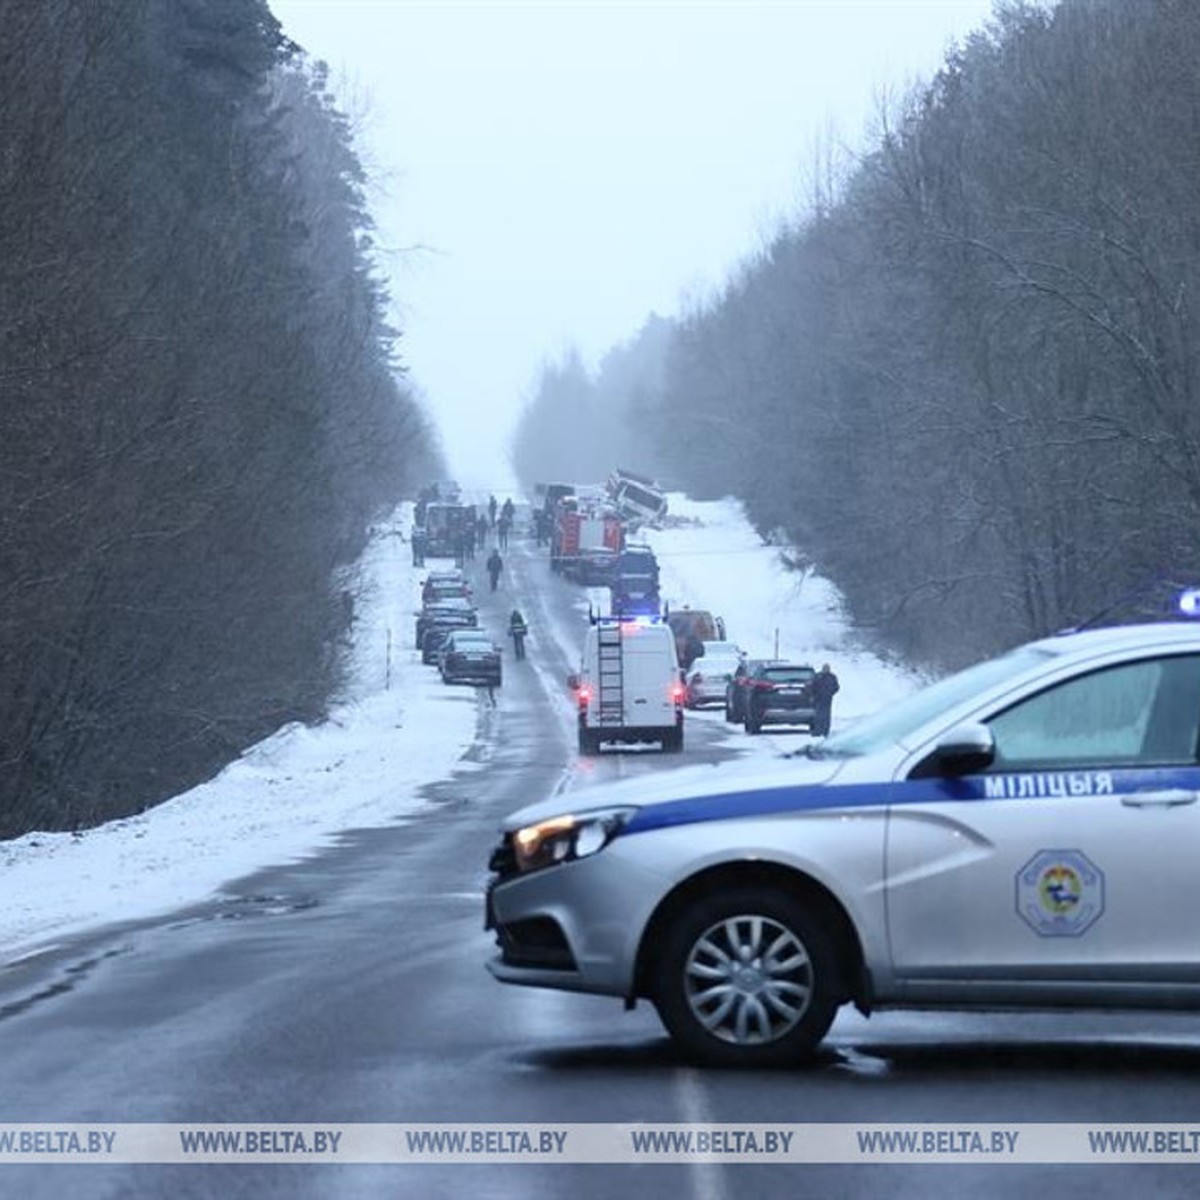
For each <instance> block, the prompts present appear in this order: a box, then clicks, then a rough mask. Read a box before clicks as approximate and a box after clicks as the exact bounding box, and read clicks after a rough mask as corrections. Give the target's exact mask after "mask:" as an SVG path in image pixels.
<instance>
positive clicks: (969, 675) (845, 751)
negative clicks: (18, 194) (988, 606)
mask: <svg viewBox="0 0 1200 1200" xmlns="http://www.w3.org/2000/svg"><path fill="white" fill-rule="evenodd" d="M1049 658H1053V655H1052V654H1051V653H1050V651H1048V650H1044V649H1037V648H1035V647H1033V646H1023V647H1021V649H1019V650H1014V651H1012V653H1011V654H1005V655H1003V656H1002V657H1000V658H991V659H988V661H987V662H981V663H976V664H975V666H973V667H968V668H967V669H966V670H965V671H959V672H958V673H957V674H955V675H948V676H947V677H946V678H945V679H939V680H938V682H937V683H933V684H930V685H929V687H926V688H922V689H921V690H920V691H918V692H914V693H913V694H912V695H911V696H908V697H906V698H905V699H904V700H901V701H899V703H897V704H892V705H889V706H888V707H887V708H883V709H880V711H879V712H877V713H873V714H872V715H871V716H869V717H864V718H863V719H862V720H861V721H858V722H856V723H855V724H854V725H852V726H851V727H850V728H849V729H847V730H846V732H845V733H839V734H836V735H835V736H834V737H831V738H828V739H827V740H826V741H825V742H824V743H823V744H822V745H820V746H813V748H812V756H813V757H815V758H822V757H824V756H825V755H830V756H833V757H836V758H853V757H855V756H857V755H859V754H871V753H873V752H874V751H876V750H882V749H884V748H885V747H887V746H891V745H895V744H896V743H897V742H899V743H903V742H904V741H905V739H906V738H907V737H908V736H909V735H910V734H912V733H915V732H916V731H917V730H918V729H920V728H921V726H922V725H924V724H925V723H926V722H927V721H932V720H933V719H934V718H935V717H936V716H937V715H938V714H939V713H942V712H949V711H950V710H951V709H953V708H956V707H957V706H958V705H959V704H962V703H963V702H965V701H967V700H970V698H971V697H972V696H974V695H976V694H977V693H979V692H985V691H988V690H989V689H991V688H993V687H995V686H996V685H997V684H1002V683H1004V682H1005V681H1006V680H1008V679H1015V678H1017V677H1018V676H1020V675H1024V674H1025V673H1026V672H1027V671H1029V670H1030V669H1031V668H1033V667H1036V666H1037V665H1038V664H1039V663H1044V662H1046V660H1047V659H1049Z"/></svg>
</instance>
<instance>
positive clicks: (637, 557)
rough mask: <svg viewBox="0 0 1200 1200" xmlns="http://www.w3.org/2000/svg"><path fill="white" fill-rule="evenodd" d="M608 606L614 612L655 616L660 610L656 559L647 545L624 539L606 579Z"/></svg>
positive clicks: (616, 613)
mask: <svg viewBox="0 0 1200 1200" xmlns="http://www.w3.org/2000/svg"><path fill="white" fill-rule="evenodd" d="M608 590H609V595H610V597H611V602H610V608H611V610H612V612H613V613H614V614H615V615H618V616H629V617H635V616H649V617H657V616H658V615H659V613H660V612H661V611H662V596H661V593H660V591H659V584H658V559H657V558H656V557H655V555H654V551H653V550H651V549H650V547H649V546H643V545H640V544H634V543H626V545H625V548H624V549H623V550H622V551H621V553H620V554H618V555H617V559H616V562H615V563H614V564H613V566H612V571H611V573H610V576H609V579H608Z"/></svg>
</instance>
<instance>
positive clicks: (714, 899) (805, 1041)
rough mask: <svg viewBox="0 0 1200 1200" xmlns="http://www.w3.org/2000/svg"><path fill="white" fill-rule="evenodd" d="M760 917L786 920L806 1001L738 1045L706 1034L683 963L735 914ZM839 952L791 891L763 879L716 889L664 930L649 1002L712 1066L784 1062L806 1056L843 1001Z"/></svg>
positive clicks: (687, 1048) (694, 1055)
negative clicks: (773, 1035) (793, 1016)
mask: <svg viewBox="0 0 1200 1200" xmlns="http://www.w3.org/2000/svg"><path fill="white" fill-rule="evenodd" d="M749 916H762V917H767V918H769V919H770V920H772V921H774V922H777V923H778V924H779V925H781V926H783V927H784V929H785V930H787V932H788V933H790V934H791V936H792V937H794V938H795V939H796V941H798V942H799V943H800V944H801V946H803V948H804V950H805V951H806V952H807V954H808V959H809V964H810V966H809V972H810V986H811V988H812V992H811V996H810V999H809V1003H808V1007H807V1008H806V1009H805V1010H804V1011H803V1013H802V1015H801V1017H800V1019H799V1020H798V1021H797V1022H796V1024H795V1025H793V1026H792V1027H791V1028H790V1029H788V1030H787V1031H786V1032H785V1033H784V1034H783V1035H782V1036H780V1037H779V1038H777V1039H776V1040H774V1041H770V1042H765V1043H757V1044H752V1045H750V1044H744V1043H743V1044H735V1043H733V1042H728V1041H724V1040H722V1039H721V1038H719V1037H717V1036H715V1035H714V1034H712V1033H710V1032H709V1030H708V1029H707V1028H706V1027H705V1026H704V1025H703V1024H702V1023H701V1022H700V1020H699V1019H698V1018H697V1017H696V1015H695V1013H693V1011H692V1008H691V1006H690V1004H689V1003H688V999H687V995H686V990H685V989H686V978H685V968H686V964H687V961H688V958H689V956H690V955H691V953H692V950H693V948H694V947H695V945H696V943H697V942H698V941H699V939H700V938H701V937H702V936H703V935H704V934H705V933H706V932H707V931H709V930H711V929H712V927H713V926H714V925H717V924H718V923H720V922H722V921H724V920H727V919H729V918H733V917H749ZM836 962H837V957H836V955H835V953H834V948H833V945H832V943H831V942H830V939H829V936H828V934H827V933H826V932H825V930H824V928H823V926H822V924H821V923H820V920H819V918H818V916H817V915H816V914H815V913H813V912H812V911H811V910H810V909H809V908H807V907H806V906H805V905H804V904H803V903H802V902H801V901H799V900H797V899H796V898H795V897H794V896H791V895H789V894H788V893H786V892H783V891H781V890H779V889H778V888H774V887H770V886H767V885H764V886H761V887H755V886H737V887H730V888H727V889H723V890H721V891H718V892H714V893H712V894H710V895H708V896H705V897H704V898H703V899H701V900H700V901H698V902H697V903H695V904H693V905H692V906H691V907H690V908H688V909H687V910H686V911H684V912H683V913H682V914H680V915H679V916H678V917H677V918H676V920H675V922H674V924H673V925H672V926H671V927H670V928H669V929H668V930H667V933H666V936H665V939H664V943H663V947H662V953H661V954H660V956H659V965H658V969H657V972H656V975H655V979H654V996H653V1000H654V1004H655V1007H656V1008H657V1009H658V1014H659V1017H660V1018H661V1020H662V1022H663V1024H664V1025H665V1026H666V1028H667V1031H668V1032H669V1033H670V1034H671V1036H672V1037H673V1038H674V1039H675V1040H676V1042H677V1043H679V1045H680V1046H681V1047H682V1048H683V1050H684V1052H685V1053H686V1054H687V1055H688V1057H689V1058H691V1059H693V1060H694V1061H696V1062H697V1063H700V1064H702V1065H704V1066H711V1067H784V1066H794V1065H797V1064H799V1063H804V1062H808V1061H811V1059H812V1057H813V1053H814V1051H815V1050H816V1048H817V1046H818V1045H819V1044H820V1042H821V1039H822V1038H823V1037H824V1036H825V1034H826V1033H828V1031H829V1027H830V1025H832V1024H833V1019H834V1017H835V1016H836V1015H837V1010H838V1007H839V1005H840V1003H841V1001H840V999H839V998H838V993H837V991H836V986H837V983H836V980H837V967H836Z"/></svg>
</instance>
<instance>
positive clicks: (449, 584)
mask: <svg viewBox="0 0 1200 1200" xmlns="http://www.w3.org/2000/svg"><path fill="white" fill-rule="evenodd" d="M455 598H458V599H464V600H469V599H470V598H471V585H470V584H469V583H468V582H467V579H466V576H465V575H463V573H462V571H460V570H458V569H457V568H456V569H454V570H451V571H431V572H430V573H429V574H428V575H427V576H426V577H425V581H424V583H422V584H421V603H422V604H436V603H437V602H438V601H439V600H451V599H455Z"/></svg>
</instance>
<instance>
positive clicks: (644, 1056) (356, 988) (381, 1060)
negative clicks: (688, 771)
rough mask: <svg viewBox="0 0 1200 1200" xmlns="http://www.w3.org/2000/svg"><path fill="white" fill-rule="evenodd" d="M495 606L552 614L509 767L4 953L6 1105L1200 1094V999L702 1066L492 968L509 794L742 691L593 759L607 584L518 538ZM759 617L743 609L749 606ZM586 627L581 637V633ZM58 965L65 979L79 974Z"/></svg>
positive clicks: (479, 1193) (605, 1187)
mask: <svg viewBox="0 0 1200 1200" xmlns="http://www.w3.org/2000/svg"><path fill="white" fill-rule="evenodd" d="M507 559H508V563H509V570H508V572H507V574H506V577H505V580H504V585H503V587H502V590H501V591H500V592H499V593H497V594H496V595H495V596H493V595H491V594H490V593H488V591H487V590H486V584H485V582H484V580H483V572H482V561H481V560H480V561H478V562H477V563H476V564H475V566H476V568H477V570H478V574H479V576H480V582H481V583H482V584H484V586H482V587H481V588H480V591H479V594H480V602H481V609H482V612H481V617H482V621H483V623H484V624H485V625H486V626H487V627H488V628H489V629H491V630H492V631H493V632H494V633H496V634H497V636H498V635H499V631H500V630H501V629H502V628H503V626H504V622H505V618H506V616H507V613H508V611H509V610H510V609H511V607H512V606H513V604H514V602H515V603H516V604H518V605H519V606H520V607H521V608H522V610H523V612H524V613H525V615H526V617H527V618H528V619H529V622H530V625H531V629H532V633H531V638H530V642H529V654H530V658H529V660H528V661H527V662H526V663H523V664H518V663H515V662H513V661H512V656H511V653H509V654H507V655H506V663H505V671H506V675H505V683H504V687H503V689H502V690H501V692H500V693H499V694H498V705H497V707H496V708H495V709H493V708H491V707H490V706H489V705H488V704H487V701H486V698H485V697H484V696H482V695H481V696H480V702H479V715H478V737H477V740H476V742H475V745H474V746H473V747H472V749H471V751H470V755H471V756H472V757H473V758H474V759H475V760H476V761H483V762H484V763H485V764H486V765H485V769H483V770H472V771H469V772H464V773H463V775H462V776H461V777H459V778H452V779H448V780H446V781H444V782H443V783H440V784H438V785H437V786H436V787H434V788H433V789H432V799H433V800H434V801H435V803H434V804H433V805H432V806H431V807H430V808H429V810H428V811H426V812H424V813H422V815H420V816H418V817H415V818H412V819H410V820H408V821H407V823H405V824H404V825H401V826H397V827H394V828H386V829H370V830H361V831H356V832H353V833H351V834H348V835H347V836H346V837H344V838H343V839H342V841H341V843H340V844H339V845H338V846H337V847H336V848H334V849H332V850H329V851H327V852H325V853H323V854H321V855H320V856H318V857H316V858H313V859H311V860H308V861H306V862H304V863H301V864H298V865H292V866H288V867H284V868H279V869H274V870H270V871H264V872H262V873H260V874H258V875H256V876H254V877H251V878H248V879H245V880H242V881H240V882H239V883H238V884H237V886H236V887H234V888H231V889H230V891H231V893H232V894H235V895H236V896H238V897H240V899H238V900H230V901H223V902H221V903H219V904H212V905H208V906H204V907H201V908H197V909H192V910H189V911H188V912H186V913H180V914H176V915H174V916H173V917H171V918H170V919H165V920H161V921H157V922H154V923H149V924H146V925H143V926H139V927H133V928H120V929H112V930H107V931H103V932H101V933H98V934H94V935H90V936H88V937H86V938H80V939H78V940H76V941H72V942H69V943H66V944H64V945H63V946H62V947H60V948H59V949H58V950H57V951H56V952H54V953H53V954H52V955H50V956H48V957H45V958H42V959H39V960H36V961H35V962H32V963H30V964H27V965H25V966H23V967H20V968H12V969H9V970H8V971H7V972H5V973H4V974H2V975H0V1124H3V1123H4V1122H13V1123H15V1122H23V1123H29V1122H44V1123H47V1124H50V1123H54V1122H91V1123H94V1124H97V1125H111V1124H118V1123H125V1122H172V1123H182V1122H214V1123H216V1122H220V1123H225V1122H228V1123H234V1124H238V1123H247V1124H256V1125H262V1124H268V1123H287V1122H294V1123H305V1124H311V1123H320V1122H329V1123H332V1124H348V1123H357V1122H386V1123H404V1122H439V1121H446V1122H451V1121H453V1122H505V1123H508V1122H522V1121H530V1122H538V1123H548V1124H568V1123H577V1122H591V1121H600V1122H607V1121H612V1122H659V1123H665V1122H696V1121H714V1122H734V1123H744V1124H768V1123H772V1122H778V1123H793V1122H843V1121H846V1122H850V1121H861V1122H920V1121H939V1122H956V1123H967V1122H1012V1123H1022V1122H1030V1121H1056V1122H1057V1121H1096V1122H1102V1121H1121V1122H1179V1121H1188V1120H1189V1119H1191V1118H1193V1117H1196V1116H1200V1020H1198V1019H1197V1018H1194V1017H1184V1016H1180V1017H1173V1016H1169V1015H1168V1016H1151V1015H1145V1014H1138V1015H1133V1016H1126V1015H1120V1016H1104V1015H1095V1014H1090V1015H1086V1016H1083V1017H1080V1016H1078V1015H1075V1014H1069V1013H1067V1014H1058V1015H1047V1016H1030V1015H1027V1014H1021V1015H986V1014H985V1015H972V1016H970V1017H963V1016H959V1015H954V1014H951V1015H938V1014H928V1015H926V1014H920V1015H912V1014H894V1015H889V1014H882V1015H878V1016H876V1017H874V1018H872V1019H871V1020H870V1021H864V1020H863V1019H862V1018H860V1017H859V1016H857V1015H856V1014H852V1013H844V1014H843V1015H842V1017H841V1018H840V1019H839V1022H838V1023H837V1024H836V1025H835V1027H834V1030H833V1032H832V1034H831V1035H830V1038H829V1039H828V1041H827V1043H826V1044H825V1046H824V1047H823V1049H822V1052H821V1056H820V1059H819V1061H818V1063H817V1064H816V1066H814V1067H813V1068H811V1069H807V1070H799V1071H789V1072H778V1073H776V1072H771V1073H758V1074H746V1073H739V1072H728V1073H726V1072H703V1071H698V1070H695V1069H693V1068H691V1067H689V1066H687V1065H686V1064H685V1063H683V1062H682V1061H680V1059H679V1057H678V1055H677V1054H676V1052H675V1050H674V1048H673V1047H672V1046H671V1045H670V1043H668V1041H667V1039H666V1036H665V1034H664V1033H663V1031H662V1029H661V1027H660V1025H659V1023H658V1020H657V1018H656V1016H655V1014H654V1012H653V1010H652V1009H651V1008H650V1007H649V1006H647V1005H645V1004H642V1005H639V1007H638V1009H637V1010H636V1011H635V1012H633V1013H631V1014H627V1013H623V1012H622V1011H621V1005H620V1003H619V1002H617V1001H615V1000H610V999H602V998H595V997H583V996H575V995H566V994H558V993H552V992H538V991H532V990H527V989H518V988H507V987H502V986H501V985H499V984H497V983H496V982H494V981H493V980H492V979H491V977H490V976H489V975H488V974H487V973H486V972H485V970H484V966H483V964H484V961H485V960H486V958H487V957H488V956H489V955H490V954H491V952H492V950H491V944H490V938H489V936H488V935H487V934H485V933H484V931H483V929H482V914H483V902H482V892H483V888H484V886H485V882H486V862H487V857H488V853H489V851H490V850H491V848H492V846H493V845H494V844H495V842H496V827H497V823H498V821H499V819H500V818H501V817H502V816H503V815H504V814H505V813H507V812H508V811H510V810H512V809H514V808H517V807H519V806H521V805H522V804H525V803H527V802H530V801H532V800H536V799H540V798H542V797H544V796H546V795H548V794H550V793H552V792H553V791H554V790H555V789H556V788H569V787H576V786H587V784H588V783H589V782H590V781H591V780H592V779H605V778H616V777H617V776H622V775H623V776H630V775H636V774H640V773H643V772H657V771H661V770H664V769H670V768H671V767H674V766H676V765H678V764H679V763H680V762H681V761H682V762H683V763H691V762H695V761H698V760H700V759H703V758H705V757H707V758H710V759H713V760H716V759H719V758H723V757H726V756H729V755H731V754H736V753H737V752H738V747H739V742H740V740H741V739H742V738H743V736H744V735H742V734H741V733H740V731H738V730H734V729H732V727H727V726H726V725H725V723H724V721H723V720H722V717H721V715H720V713H719V712H713V713H708V714H701V715H699V716H696V717H692V716H689V719H688V729H687V748H686V750H685V753H684V755H683V756H682V760H680V758H678V757H675V758H664V757H663V756H661V755H659V754H657V753H654V752H650V753H636V752H635V753H628V754H611V753H609V754H605V755H602V756H601V758H600V759H598V760H593V761H589V762H586V763H579V762H577V760H576V758H575V750H574V737H573V731H572V727H571V715H570V711H569V709H568V708H567V707H566V705H565V703H564V701H563V684H562V681H563V679H564V676H565V675H566V673H567V672H568V671H569V670H571V669H572V668H573V667H574V666H575V665H576V664H575V663H574V661H571V660H570V659H569V656H568V654H567V653H566V651H565V649H564V647H563V645H562V644H560V643H561V642H568V643H569V641H570V638H571V637H572V636H573V635H574V636H575V637H576V640H577V642H578V643H581V642H582V636H583V627H582V619H581V617H580V614H579V612H578V609H577V607H576V606H577V602H578V600H579V597H580V592H579V590H578V589H576V588H573V587H571V586H570V585H569V584H566V583H564V582H563V581H561V580H558V579H556V578H554V577H552V576H551V575H550V572H549V570H548V567H547V564H546V562H545V560H544V558H543V555H542V553H541V552H540V551H536V550H535V549H534V547H533V546H532V544H531V543H528V542H518V541H514V542H513V543H512V544H511V545H510V548H509V550H508V552H507ZM726 616H727V617H728V618H729V619H730V627H731V632H732V631H734V629H735V625H734V620H735V614H726ZM555 634H557V636H554V635H555ZM50 981H57V982H50ZM1196 1184H1197V1173H1196V1170H1195V1169H1194V1168H1190V1167H1176V1166H1156V1167H1147V1166H1137V1167H1121V1168H1115V1167H1090V1168H1083V1167H1016V1166H1008V1167H1005V1166H994V1167H992V1166H970V1167H959V1166H952V1165H936V1166H921V1167H907V1166H905V1167H897V1166H869V1167H868V1166H856V1167H851V1166H827V1167H814V1166H796V1165H761V1166H759V1165H743V1164H729V1165H720V1164H714V1163H702V1162H698V1163H695V1164H688V1165H667V1166H657V1165H641V1166H635V1165H620V1166H604V1167H601V1166H553V1165H540V1164H536V1165H516V1164H514V1165H509V1166H493V1165H487V1166H461V1165H447V1166H429V1165H406V1166H375V1167H368V1166H337V1165H329V1166H311V1167H310V1166H291V1165H263V1166H242V1165H236V1166H224V1165H222V1166H216V1165H183V1166H150V1165H145V1166H113V1167H92V1166H65V1165H64V1166H61V1167H59V1166H32V1167H25V1166H20V1167H18V1166H3V1165H0V1195H3V1196H7V1195H13V1196H18V1195H20V1196H37V1197H55V1200H58V1198H59V1197H61V1196H63V1195H72V1196H75V1195H87V1196H98V1197H127V1196H139V1195H164V1196H165V1195H178V1196H194V1197H229V1196H246V1197H251V1196H253V1197H327V1196H338V1195H345V1196H380V1197H384V1196H386V1197H395V1196H413V1197H440V1196H446V1197H450V1196H455V1197H457V1196H472V1197H510V1196H511V1197H558V1196H563V1195H567V1194H571V1195H573V1196H576V1197H584V1196H586V1197H609V1196H627V1195H639V1194H642V1193H644V1192H648V1191H650V1190H651V1189H654V1190H655V1191H663V1192H667V1193H670V1194H674V1195H679V1196H697V1197H706V1198H708V1197H713V1198H720V1197H727V1196H728V1197H732V1196H734V1195H737V1196H739V1197H756V1196H789V1197H797V1198H799V1197H832V1196H837V1197H879V1196H910V1195H911V1196H918V1195H919V1196H930V1195H939V1196H961V1195H964V1194H968V1193H976V1194H979V1195H984V1196H1013V1197H1016V1196H1022V1197H1024V1196H1028V1195H1030V1194H1032V1193H1034V1192H1035V1190H1047V1189H1059V1190H1061V1188H1062V1187H1063V1186H1071V1185H1075V1186H1087V1188H1088V1190H1089V1192H1090V1193H1091V1194H1092V1195H1093V1196H1098V1197H1107V1196H1113V1197H1115V1196H1118V1195H1125V1194H1134V1193H1137V1194H1145V1195H1155V1196H1170V1195H1179V1196H1183V1195H1191V1194H1193V1193H1194V1191H1195V1189H1196Z"/></svg>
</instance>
